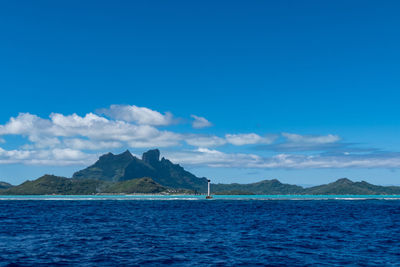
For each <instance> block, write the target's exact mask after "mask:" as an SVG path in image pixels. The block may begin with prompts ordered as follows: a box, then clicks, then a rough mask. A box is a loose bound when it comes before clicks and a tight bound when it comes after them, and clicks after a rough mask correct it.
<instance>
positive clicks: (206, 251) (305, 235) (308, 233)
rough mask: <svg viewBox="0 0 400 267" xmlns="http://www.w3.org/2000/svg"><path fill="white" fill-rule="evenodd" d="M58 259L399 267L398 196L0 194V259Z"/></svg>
mask: <svg viewBox="0 0 400 267" xmlns="http://www.w3.org/2000/svg"><path fill="white" fill-rule="evenodd" d="M350 199H353V200H350ZM354 199H357V200H354ZM56 200H57V201H56ZM71 200H76V201H71ZM165 200H171V201H165ZM56 264H57V265H66V266H68V265H73V266H76V265H78V266H114V265H129V266H143V265H150V266H159V265H176V266H194V265H196V266H257V265H259V266H263V265H288V266H303V265H317V266H321V265H327V266H344V265H360V266H365V265H371V266H376V265H378V266H394V265H397V266H400V200H399V199H398V198H396V197H385V198H381V199H370V198H368V197H366V196H364V197H360V198H357V197H342V198H340V197H333V198H332V199H328V198H327V197H324V198H322V197H321V198H305V199H299V198H298V197H294V198H288V197H287V198H285V199H282V198H270V197H266V196H264V197H252V198H241V199H240V197H236V198H233V197H219V198H217V199H214V200H209V201H207V200H203V198H199V197H144V196H135V197H123V196H118V197H116V196H113V197H108V196H95V197H93V196H90V197H88V196H86V197H84V196H76V197H60V196H46V197H43V196H42V197H15V196H14V197H1V198H0V265H1V266H6V265H22V266H40V265H56Z"/></svg>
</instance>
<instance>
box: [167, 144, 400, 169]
mask: <svg viewBox="0 0 400 267" xmlns="http://www.w3.org/2000/svg"><path fill="white" fill-rule="evenodd" d="M166 155H167V157H168V158H170V159H172V160H173V161H175V162H179V163H181V164H183V165H194V166H208V167H226V168H261V169H336V168H400V153H386V154H379V153H377V154H364V155H351V156H350V155H346V154H343V155H336V156H324V155H318V154H316V155H298V154H278V155H275V156H271V157H261V156H259V155H254V154H243V153H224V152H221V151H217V150H211V149H207V148H199V149H197V150H192V151H181V152H170V153H166Z"/></svg>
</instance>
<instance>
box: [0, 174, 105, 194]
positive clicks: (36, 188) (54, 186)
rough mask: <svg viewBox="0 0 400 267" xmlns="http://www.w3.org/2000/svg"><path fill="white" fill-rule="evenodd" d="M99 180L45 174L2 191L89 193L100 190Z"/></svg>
mask: <svg viewBox="0 0 400 267" xmlns="http://www.w3.org/2000/svg"><path fill="white" fill-rule="evenodd" d="M102 186H103V183H102V182H101V181H99V180H93V179H87V180H82V181H79V180H76V179H70V178H65V177H58V176H54V175H44V176H42V177H40V178H38V179H36V180H34V181H26V182H24V183H22V184H20V185H18V186H14V187H11V188H9V189H6V190H4V191H3V192H1V193H2V194H7V195H51V194H62V195H89V194H93V193H96V192H99V191H100V188H101V187H102Z"/></svg>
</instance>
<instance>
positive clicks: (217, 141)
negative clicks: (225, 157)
mask: <svg viewBox="0 0 400 267" xmlns="http://www.w3.org/2000/svg"><path fill="white" fill-rule="evenodd" d="M185 142H186V143H187V144H189V145H191V146H197V147H214V146H222V145H224V144H226V140H225V139H224V138H221V137H218V136H215V135H189V136H187V137H186V138H185Z"/></svg>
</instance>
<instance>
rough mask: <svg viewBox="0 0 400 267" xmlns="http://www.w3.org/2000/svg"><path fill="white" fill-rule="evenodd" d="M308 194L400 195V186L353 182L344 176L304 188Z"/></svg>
mask: <svg viewBox="0 0 400 267" xmlns="http://www.w3.org/2000/svg"><path fill="white" fill-rule="evenodd" d="M303 194H307V195H399V194H400V187H399V186H379V185H373V184H370V183H367V182H365V181H362V182H353V181H351V180H349V179H347V178H342V179H339V180H337V181H336V182H333V183H330V184H324V185H319V186H314V187H310V188H306V189H304V192H303Z"/></svg>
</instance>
